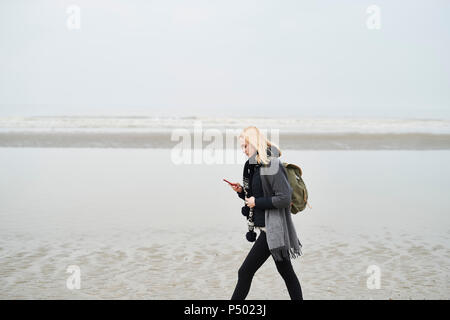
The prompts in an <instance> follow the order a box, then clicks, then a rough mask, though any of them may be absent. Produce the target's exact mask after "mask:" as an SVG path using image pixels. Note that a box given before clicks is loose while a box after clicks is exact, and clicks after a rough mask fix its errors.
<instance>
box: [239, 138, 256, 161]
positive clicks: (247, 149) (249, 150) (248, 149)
mask: <svg viewBox="0 0 450 320" xmlns="http://www.w3.org/2000/svg"><path fill="white" fill-rule="evenodd" d="M241 149H242V151H243V152H244V153H245V155H246V156H247V157H251V156H252V155H253V154H254V153H255V152H256V149H255V147H253V146H252V145H251V144H250V143H248V142H247V141H244V139H241Z"/></svg>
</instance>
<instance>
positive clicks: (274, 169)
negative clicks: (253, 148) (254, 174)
mask: <svg viewBox="0 0 450 320" xmlns="http://www.w3.org/2000/svg"><path fill="white" fill-rule="evenodd" d="M282 166H283V163H282V162H281V160H280V158H278V157H271V158H269V163H267V164H265V165H263V166H261V170H260V171H261V174H263V175H275V174H277V173H278V172H279V170H280V168H281V167H282Z"/></svg>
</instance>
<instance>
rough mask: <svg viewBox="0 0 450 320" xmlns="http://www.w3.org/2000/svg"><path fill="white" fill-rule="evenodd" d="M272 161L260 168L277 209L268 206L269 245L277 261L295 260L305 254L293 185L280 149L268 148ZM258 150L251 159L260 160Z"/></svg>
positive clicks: (266, 192)
mask: <svg viewBox="0 0 450 320" xmlns="http://www.w3.org/2000/svg"><path fill="white" fill-rule="evenodd" d="M268 155H269V160H270V162H269V164H267V165H262V166H261V168H260V175H261V183H262V188H263V192H264V197H271V198H272V204H273V206H274V207H275V209H265V224H266V236H267V244H268V246H269V250H270V253H271V254H272V256H273V258H274V259H275V261H282V260H286V259H291V258H293V259H295V258H296V257H299V256H301V255H302V251H301V247H302V244H301V243H300V240H299V239H298V237H297V232H296V230H295V226H294V223H293V221H292V214H291V211H290V205H291V196H292V188H291V185H290V184H289V181H288V179H287V174H286V169H285V168H284V167H283V164H282V162H281V161H280V159H279V158H278V157H279V150H278V149H277V148H274V147H272V148H268ZM255 156H256V153H255V154H254V155H253V156H252V157H250V158H249V161H250V163H256V157H255Z"/></svg>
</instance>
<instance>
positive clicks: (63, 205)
mask: <svg viewBox="0 0 450 320" xmlns="http://www.w3.org/2000/svg"><path fill="white" fill-rule="evenodd" d="M283 158H284V159H285V160H286V161H288V160H289V161H290V162H293V163H297V164H299V165H301V166H302V168H303V171H304V179H305V182H306V183H307V186H308V188H309V190H310V195H311V196H310V202H311V205H312V207H313V208H312V209H307V211H305V212H303V213H301V214H299V215H296V216H294V217H293V220H294V224H295V226H296V230H297V233H298V235H299V238H300V240H301V242H302V244H303V248H302V251H303V256H302V257H300V258H298V259H295V260H292V262H293V265H294V269H295V271H296V273H297V275H298V277H299V279H300V282H301V285H302V288H303V292H304V297H305V299H448V298H450V285H449V284H450V282H449V274H450V246H449V244H450V229H449V225H450V224H449V223H450V221H449V219H450V216H449V215H448V212H449V209H450V200H449V199H448V197H447V193H448V188H449V186H450V185H449V183H450V182H449V181H450V180H449V178H450V167H449V166H448V163H450V161H449V160H450V152H448V151H427V152H420V151H309V152H307V151H286V152H285V154H284V155H283ZM0 168H1V169H0V170H1V172H0V174H1V176H2V177H3V179H2V180H1V181H0V194H1V195H2V201H1V202H0V234H1V237H0V287H1V288H2V290H1V291H0V299H51V298H56V299H108V298H112V299H190V298H192V299H229V298H230V297H231V294H232V292H233V290H234V286H235V284H236V281H237V271H238V269H239V267H240V265H241V263H242V262H243V260H244V259H245V256H246V255H247V253H248V251H249V250H250V247H251V245H252V244H251V243H249V242H247V241H246V240H245V238H244V236H245V232H246V225H245V219H244V218H243V216H242V215H241V213H240V207H241V206H242V201H241V200H240V199H239V198H238V197H237V196H236V195H235V194H234V193H233V192H232V191H231V189H230V188H229V187H228V186H227V185H226V184H224V183H223V182H222V180H221V179H222V178H227V179H229V180H234V181H239V179H240V176H241V174H242V165H241V164H233V165H178V166H177V165H174V164H173V163H171V162H170V150H166V149H161V150H151V149H52V148H48V149H38V148H23V149H21V148H1V149H0ZM188 182H189V183H188ZM168 185H171V186H172V190H170V191H169V190H167V188H166V186H168ZM206 186H207V187H206ZM70 265H77V266H79V267H80V270H81V289H79V290H76V289H75V290H69V289H68V288H67V287H66V280H67V278H68V277H69V273H67V272H66V270H67V267H68V266H70ZM372 265H375V266H377V267H379V269H380V271H381V278H380V280H381V281H380V285H381V287H380V289H369V288H368V287H367V283H366V282H367V279H368V278H369V276H370V275H369V274H368V273H366V271H367V268H368V267H369V266H372ZM248 299H289V295H288V293H287V290H286V287H285V285H284V282H283V280H282V278H281V276H280V275H279V274H278V273H277V271H276V267H275V264H274V262H273V260H272V258H269V260H268V261H267V262H266V263H265V264H264V265H263V266H262V267H261V269H260V270H259V271H258V272H257V274H256V275H255V279H254V282H253V283H252V287H251V289H250V293H249V295H248Z"/></svg>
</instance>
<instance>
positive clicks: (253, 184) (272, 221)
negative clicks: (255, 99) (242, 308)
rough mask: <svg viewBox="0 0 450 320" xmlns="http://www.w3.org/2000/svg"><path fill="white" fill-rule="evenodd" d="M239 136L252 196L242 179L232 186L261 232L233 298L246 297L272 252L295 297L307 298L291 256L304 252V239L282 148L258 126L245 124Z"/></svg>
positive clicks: (294, 298)
mask: <svg viewBox="0 0 450 320" xmlns="http://www.w3.org/2000/svg"><path fill="white" fill-rule="evenodd" d="M239 139H240V142H241V147H242V149H243V151H244V153H245V154H246V155H247V157H248V160H247V162H246V163H245V166H244V179H245V178H247V179H248V180H247V181H249V184H248V186H249V187H248V190H247V195H249V197H246V196H245V192H244V190H243V187H242V186H241V185H240V184H239V183H235V184H234V185H232V186H231V188H232V189H233V190H234V191H236V192H237V193H238V196H239V197H240V198H242V199H244V200H245V204H246V207H248V208H253V218H254V219H253V221H254V225H255V227H256V229H257V230H259V231H260V233H259V236H258V238H257V239H256V242H255V243H254V244H253V247H252V248H251V250H250V252H249V253H248V255H247V257H246V258H245V260H244V262H243V263H242V266H241V267H240V268H239V272H238V282H237V285H236V288H235V290H234V292H233V296H232V297H231V299H232V300H243V299H245V298H246V296H247V294H248V292H249V290H250V285H251V282H252V279H253V276H254V274H255V273H256V271H257V270H258V269H259V268H260V267H261V266H262V265H263V264H264V262H265V261H266V260H267V258H269V256H270V255H272V257H273V259H274V261H275V264H276V267H277V270H278V272H279V273H280V275H281V276H282V277H283V279H284V282H285V283H286V286H287V289H288V292H289V295H290V297H291V299H292V300H303V295H302V289H301V286H300V282H299V281H298V278H297V276H296V274H295V272H294V269H293V268H292V264H291V260H290V258H295V257H297V256H300V255H301V243H300V241H299V240H298V237H297V234H296V231H295V227H294V224H293V222H292V218H291V213H290V204H291V195H292V188H291V186H290V185H289V182H288V180H287V176H286V171H285V169H284V167H283V165H282V163H281V162H280V160H279V159H278V157H279V156H281V151H280V149H279V148H278V147H277V146H276V145H275V144H274V143H272V142H271V141H269V140H267V139H266V137H265V136H264V135H263V134H262V133H261V132H260V131H259V130H258V128H256V127H247V128H245V129H244V130H243V132H242V133H241V135H240V136H239ZM250 195H251V196H250ZM245 209H246V208H245V207H244V208H243V210H242V211H243V212H242V213H243V214H244V215H246V216H248V211H249V210H248V209H247V210H245Z"/></svg>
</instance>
